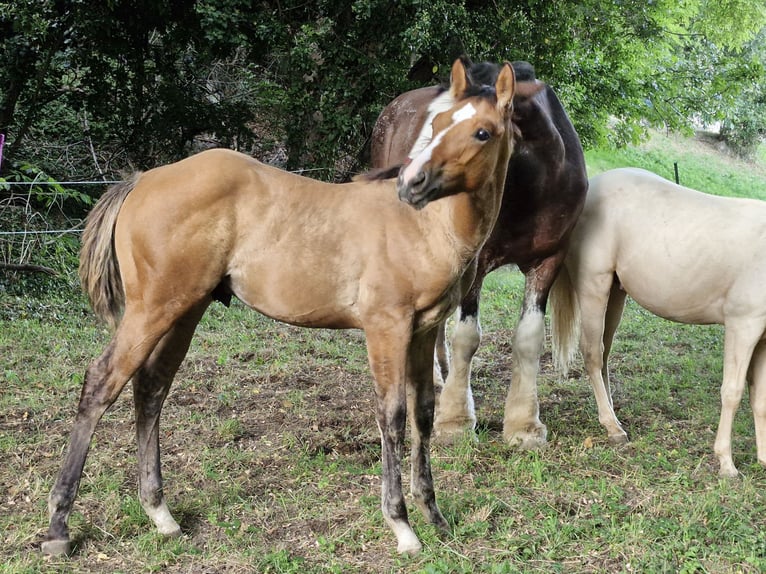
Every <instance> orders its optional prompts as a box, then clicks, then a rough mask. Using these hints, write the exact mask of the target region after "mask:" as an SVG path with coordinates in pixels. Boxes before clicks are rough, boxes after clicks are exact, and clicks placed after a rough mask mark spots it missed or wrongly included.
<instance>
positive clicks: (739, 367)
mask: <svg viewBox="0 0 766 574" xmlns="http://www.w3.org/2000/svg"><path fill="white" fill-rule="evenodd" d="M724 327H725V329H726V332H725V336H724V359H723V383H722V384H721V419H720V422H719V424H718V432H717V433H716V437H715V447H714V450H715V454H716V456H717V457H718V461H719V463H720V465H721V466H720V469H719V471H718V473H719V474H720V475H721V476H728V477H734V476H737V475H738V474H739V473H738V471H737V467H736V466H734V459H733V458H732V456H731V432H732V424H733V422H734V414H735V413H736V412H737V408H738V407H739V404H740V401H741V400H742V393H743V392H744V390H745V381H746V379H747V372H748V369H749V367H750V360H751V358H752V356H753V350H754V349H755V346H756V344H757V343H758V342H759V340H760V338H761V335H762V334H763V331H764V327H766V325H764V324H763V322H762V321H754V320H750V321H739V322H737V323H727V324H725V325H724Z"/></svg>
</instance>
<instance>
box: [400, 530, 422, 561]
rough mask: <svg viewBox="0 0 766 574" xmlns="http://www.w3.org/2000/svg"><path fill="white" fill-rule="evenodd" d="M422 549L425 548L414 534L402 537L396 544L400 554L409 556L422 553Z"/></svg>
mask: <svg viewBox="0 0 766 574" xmlns="http://www.w3.org/2000/svg"><path fill="white" fill-rule="evenodd" d="M421 550H423V545H422V544H421V543H420V540H418V537H417V536H415V535H414V534H413V535H412V536H407V537H402V539H400V540H399V543H398V544H397V545H396V551H397V552H398V553H399V554H406V555H408V556H417V555H418V554H420V551H421Z"/></svg>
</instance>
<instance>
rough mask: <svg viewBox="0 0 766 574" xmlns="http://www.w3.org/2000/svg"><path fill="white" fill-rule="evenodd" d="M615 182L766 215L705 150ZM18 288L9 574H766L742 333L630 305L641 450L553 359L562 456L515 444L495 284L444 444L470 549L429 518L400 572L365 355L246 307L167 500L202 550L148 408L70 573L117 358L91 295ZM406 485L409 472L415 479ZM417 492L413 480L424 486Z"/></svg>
mask: <svg viewBox="0 0 766 574" xmlns="http://www.w3.org/2000/svg"><path fill="white" fill-rule="evenodd" d="M588 160H589V168H590V171H591V174H595V173H597V172H599V171H603V170H605V169H608V168H610V167H617V166H624V165H638V166H643V167H647V168H649V169H652V170H653V171H655V172H657V173H660V174H661V175H663V176H665V177H668V178H672V177H673V162H678V163H679V171H680V175H681V182H682V183H684V184H686V185H689V186H691V187H696V188H698V189H702V190H705V191H709V192H713V193H719V194H726V195H744V196H751V197H759V198H761V199H766V166H765V164H764V162H763V160H761V162H760V163H752V164H750V163H743V162H736V161H733V160H731V159H729V158H726V157H724V156H721V155H720V154H717V153H715V152H713V151H711V150H710V149H709V148H708V147H706V146H705V145H702V144H700V143H697V142H695V141H692V140H685V139H677V138H674V137H664V136H656V137H654V138H653V139H652V141H651V142H649V143H648V144H647V145H645V146H642V147H641V148H635V149H629V150H625V151H623V152H618V153H615V152H592V153H589V155H588ZM58 281H59V283H61V282H66V281H69V282H70V284H68V285H67V284H65V285H63V286H62V285H58V286H57V288H56V290H55V294H52V293H51V292H49V293H47V294H46V293H44V292H43V293H42V294H41V295H39V296H35V297H20V296H18V295H14V294H13V293H12V290H7V291H0V541H2V544H1V545H0V572H5V573H14V574H16V573H22V572H23V573H27V572H29V573H31V572H72V573H80V572H83V573H84V572H104V573H106V572H110V573H111V572H126V573H127V572H169V573H188V572H194V573H206V574H207V573H245V572H273V573H301V574H305V573H307V572H311V573H313V572H362V573H367V572H369V573H380V572H407V573H409V572H423V573H460V572H466V573H473V572H481V573H495V574H499V573H514V572H525V573H526V572H540V573H543V572H546V573H547V572H610V573H611V572H641V573H643V572H684V573H693V572H710V573H728V572H731V573H734V572H762V571H764V570H766V513H765V512H764V511H765V510H766V470H765V469H763V468H761V467H760V466H759V465H758V464H757V460H756V453H755V444H754V437H753V424H752V418H751V416H750V413H749V405H748V404H747V399H745V400H744V401H743V405H742V408H741V409H740V411H739V413H738V415H737V418H736V421H735V435H734V441H733V450H734V457H735V462H736V464H737V466H738V468H739V469H740V470H741V471H742V473H743V475H742V477H741V478H739V479H735V480H722V479H719V478H718V476H717V462H716V460H715V457H714V456H713V454H712V444H713V439H714V436H715V429H716V425H717V421H718V414H719V395H718V389H719V385H720V377H721V364H722V360H721V355H722V330H721V328H720V327H716V326H712V327H697V326H682V325H676V324H672V323H669V322H666V321H663V320H660V319H657V318H655V317H653V316H652V315H650V314H649V313H647V312H645V311H643V310H641V309H639V308H638V307H637V306H635V305H634V304H632V303H629V305H628V307H627V309H626V313H625V320H624V321H623V324H622V327H621V329H620V331H619V332H618V340H617V342H616V345H615V348H614V350H613V353H612V360H611V367H612V372H613V374H614V379H615V382H616V387H617V388H616V390H615V407H616V410H617V413H618V416H619V418H620V420H621V421H622V423H623V425H624V427H625V428H626V430H627V432H628V434H629V436H630V438H631V442H630V443H629V444H628V445H626V446H624V447H619V448H615V447H612V446H610V445H609V444H608V442H607V440H606V436H605V433H604V431H603V430H602V429H601V427H600V426H599V424H598V420H597V417H596V408H595V402H594V400H593V398H592V393H591V391H590V388H589V385H588V383H587V381H586V380H585V379H584V377H583V374H582V372H581V371H580V370H579V369H580V365H579V364H575V365H574V366H575V369H574V370H573V371H572V372H571V373H570V376H569V378H568V379H566V380H561V379H560V377H559V376H558V375H557V374H556V373H554V372H553V371H552V370H551V368H550V355H549V353H548V352H546V355H545V356H544V358H543V368H542V373H541V377H540V381H539V387H540V399H541V417H542V419H543V421H544V422H545V423H546V424H547V425H548V429H549V445H548V447H547V448H546V449H544V450H542V451H538V452H514V451H510V450H508V449H507V448H506V447H505V446H504V445H503V443H502V440H501V434H500V433H501V425H502V407H503V401H504V396H505V393H506V390H507V384H508V381H509V380H510V370H511V365H510V346H511V338H512V331H513V328H514V325H515V322H516V319H517V315H518V309H519V306H520V302H521V292H522V286H523V280H522V278H521V276H520V274H519V273H518V272H516V271H514V270H512V269H503V270H500V271H498V272H496V273H494V274H492V275H491V276H490V277H489V278H488V279H487V281H486V283H485V289H484V298H483V300H482V319H483V327H484V340H483V344H482V346H481V348H480V351H479V353H478V355H477V359H476V362H475V373H474V394H475V399H476V403H477V414H478V419H479V423H478V425H479V426H478V435H479V440H478V441H477V442H472V441H469V440H466V441H464V442H462V443H460V444H457V445H454V446H451V447H443V446H435V447H434V448H433V459H434V477H435V483H436V488H437V498H438V500H439V504H440V506H441V508H442V510H443V512H444V514H445V516H446V517H447V519H448V521H449V522H450V524H451V526H452V535H451V536H449V537H446V538H444V537H439V536H438V534H437V533H436V531H435V530H434V529H432V528H431V527H430V526H429V525H427V524H425V523H424V521H423V519H422V517H421V516H420V514H419V513H418V512H417V511H416V510H414V509H413V510H412V512H411V519H412V521H413V524H414V527H415V529H416V531H417V532H418V534H419V536H420V537H421V539H422V541H423V542H424V551H423V552H422V553H421V554H420V555H419V556H416V557H413V558H406V557H399V556H397V555H396V552H395V540H394V537H393V535H392V534H391V532H390V531H389V529H388V528H387V527H386V526H385V525H384V523H383V519H382V515H381V512H380V510H379V493H380V463H379V455H380V445H379V439H378V434H377V428H376V425H375V420H374V408H373V398H374V397H373V393H372V384H371V381H370V376H369V372H368V369H367V363H366V355H365V349H364V339H363V336H362V335H361V334H360V333H358V332H333V331H312V330H301V329H296V328H291V327H288V326H285V325H280V324H277V323H274V322H272V321H269V320H267V319H264V318H262V317H260V316H258V315H256V314H255V313H252V312H250V311H248V310H247V309H245V308H244V307H243V306H242V305H239V304H234V305H233V306H232V307H231V308H229V309H225V308H224V307H222V306H220V305H217V304H216V305H214V306H213V307H211V309H210V311H209V313H208V314H207V315H206V317H205V318H204V319H203V322H202V324H201V325H200V327H199V329H198V333H197V336H196V337H195V340H194V342H193V344H192V348H191V350H190V352H189V355H188V357H187V360H186V362H185V363H184V365H183V366H182V368H181V372H180V373H179V375H178V377H177V378H176V382H175V385H174V387H173V389H172V390H171V394H170V397H169V399H168V401H167V404H166V407H165V410H164V416H163V426H162V431H161V432H162V435H161V436H162V448H163V457H164V458H163V463H164V464H163V468H164V476H165V479H166V488H165V493H166V496H167V498H168V501H169V504H170V506H171V510H172V511H173V512H174V514H175V516H176V518H177V519H178V520H179V522H180V523H181V526H182V528H183V531H184V536H183V537H182V538H180V539H177V540H170V541H168V540H163V539H162V538H161V537H160V536H158V535H157V534H155V532H154V531H153V528H152V527H151V526H150V524H149V520H148V518H147V517H146V516H145V515H144V513H143V511H142V509H141V508H140V505H139V503H138V500H137V497H136V469H135V445H134V437H133V432H134V428H133V422H132V398H131V391H130V388H129V387H127V388H126V390H125V392H124V393H123V395H122V396H121V397H120V399H119V400H118V401H117V403H116V404H115V405H114V407H113V408H112V409H111V410H110V412H109V413H107V415H106V416H105V417H104V419H103V420H102V422H101V424H100V426H99V428H98V430H97V433H96V437H95V439H94V442H93V445H92V448H91V453H90V456H89V458H88V461H87V463H86V467H85V473H84V476H83V481H82V485H81V490H80V494H79V497H78V499H77V502H76V504H75V509H74V512H73V514H72V517H71V520H70V525H71V529H72V534H73V536H74V538H75V540H76V543H77V548H76V551H75V553H74V555H73V556H72V557H70V558H48V557H44V556H42V555H41V554H40V552H39V545H40V541H41V539H42V536H43V535H44V533H45V530H46V527H47V507H46V504H47V502H46V498H47V495H48V492H49V490H50V488H51V486H52V483H53V480H54V479H55V476H56V473H57V472H58V469H59V465H60V463H61V459H62V455H63V450H64V448H65V445H66V440H67V437H68V432H69V429H70V426H71V422H72V419H73V416H74V412H75V408H76V402H77V399H78V397H79V392H80V385H81V383H82V374H83V372H84V369H85V367H86V365H87V363H88V362H89V361H90V360H91V359H92V358H93V357H95V356H96V355H97V354H98V353H99V352H100V351H101V349H102V348H103V347H104V345H105V344H106V342H107V340H108V333H107V332H106V330H105V329H104V328H103V327H101V326H99V325H97V324H96V323H95V321H94V319H93V317H92V314H91V313H90V312H89V309H88V307H87V304H86V303H85V302H84V300H83V299H82V297H81V296H80V295H79V294H78V293H77V291H76V289H75V288H74V285H73V279H72V274H71V273H70V274H69V275H68V276H65V277H64V278H60V279H58ZM405 474H406V473H405ZM407 480H408V478H407V477H406V476H405V482H407Z"/></svg>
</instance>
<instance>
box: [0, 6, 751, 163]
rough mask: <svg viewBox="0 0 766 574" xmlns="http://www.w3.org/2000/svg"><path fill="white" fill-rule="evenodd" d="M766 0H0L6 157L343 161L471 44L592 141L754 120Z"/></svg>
mask: <svg viewBox="0 0 766 574" xmlns="http://www.w3.org/2000/svg"><path fill="white" fill-rule="evenodd" d="M764 6H766V0H757V1H755V2H752V1H750V0H724V1H723V2H712V1H711V0H683V1H681V2H679V1H678V0H672V1H671V0H654V1H653V2H646V1H645V0H610V1H605V0H583V1H581V2H560V1H556V2H551V1H550V0H525V1H523V2H522V1H519V0H496V1H495V2H491V3H486V2H479V1H478V0H460V1H457V2H450V1H446V0H430V1H429V2H423V0H402V1H401V2H395V3H392V2H388V1H383V0H333V1H330V0H319V1H317V2H305V0H279V1H276V0H259V1H256V0H166V1H164V2H157V1H149V0H106V1H104V2H95V1H92V0H12V1H7V0H0V34H1V35H2V42H0V131H3V132H5V133H6V134H7V136H8V140H7V150H6V159H8V160H10V162H14V161H20V160H21V159H23V160H25V162H26V163H30V164H33V165H35V166H37V167H38V168H39V169H41V170H43V171H45V172H47V173H49V174H58V173H61V174H62V176H63V175H64V174H66V173H77V174H78V175H80V176H82V177H94V176H95V177H99V176H104V177H107V176H108V177H117V176H118V172H119V171H120V170H122V169H125V168H147V167H151V166H154V165H157V164H159V163H163V162H167V161H171V160H174V159H178V158H180V157H183V156H185V155H188V154H189V153H191V152H193V151H195V150H198V149H200V148H201V147H205V146H208V145H223V146H228V147H233V148H236V149H241V150H243V151H245V152H248V153H252V154H254V155H257V156H259V157H266V158H267V159H270V160H274V161H278V162H286V163H287V165H288V166H290V167H293V168H298V167H300V168H312V169H316V168H323V169H324V170H325V171H322V172H314V173H315V174H316V175H317V176H319V177H326V178H331V177H344V175H343V174H344V173H345V172H347V171H353V170H354V169H356V168H357V167H358V165H359V161H358V158H359V156H360V152H361V151H363V149H364V146H365V142H366V139H367V137H368V135H369V133H370V131H371V129H372V125H373V123H374V121H375V119H376V117H377V114H378V112H379V111H380V109H381V108H382V107H383V105H385V104H386V103H387V102H388V101H390V100H391V99H392V98H393V97H394V96H395V95H397V94H398V93H400V92H402V91H404V90H406V89H410V88H414V87H417V86H419V85H424V84H427V83H432V82H434V81H437V80H438V79H441V80H445V79H446V77H445V76H446V73H448V70H449V66H450V64H451V62H452V60H453V59H454V58H455V57H457V56H459V55H461V54H467V55H469V56H470V57H472V58H473V59H474V60H483V59H488V60H495V61H500V60H505V59H507V60H517V59H522V60H527V61H530V62H531V63H532V64H533V65H534V66H535V67H536V69H537V75H538V77H539V78H541V79H543V80H545V81H546V82H548V83H549V84H551V85H552V86H553V87H554V88H555V89H556V91H557V93H558V94H559V96H560V97H561V99H562V101H563V102H564V104H565V106H566V108H567V110H568V111H569V113H570V115H571V116H572V118H573V121H574V123H575V126H576V127H577V129H578V131H579V133H580V135H581V137H582V139H583V141H584V143H585V144H586V145H587V146H590V145H597V144H601V143H604V142H612V143H618V144H619V143H625V142H629V141H636V140H637V139H639V138H640V137H641V136H642V135H643V133H644V132H645V129H646V126H647V125H663V126H666V127H668V128H671V129H682V128H684V127H687V126H689V125H690V122H691V121H692V120H693V119H699V118H702V119H710V120H713V119H717V120H724V119H725V121H726V122H728V123H726V125H731V126H732V130H734V129H738V130H739V131H740V132H742V133H744V130H743V129H741V128H737V127H736V126H738V125H741V124H742V122H741V121H740V120H741V119H743V118H744V117H745V115H746V111H747V110H750V111H753V110H756V111H757V113H755V114H751V115H752V120H751V121H749V124H750V125H756V124H758V125H761V124H760V123H759V122H761V121H762V119H761V111H760V110H762V106H763V102H762V99H761V98H760V97H759V95H760V94H761V93H763V92H762V90H760V91H758V90H755V89H752V90H750V91H748V89H746V88H747V87H748V86H761V85H763V83H764V63H763V60H762V56H759V54H763V50H762V47H763V45H762V40H761V44H759V45H758V46H760V47H757V46H756V44H755V43H754V42H756V35H757V33H758V32H759V30H761V29H763V28H764V24H765V23H766V9H765V8H764ZM758 50H760V52H759V51H758ZM748 94H749V95H748ZM737 102H742V105H740V106H738V105H735V104H736V103H737ZM747 106H749V107H747ZM738 110H739V111H738ZM732 112H735V113H734V114H732ZM738 122H739V123H738ZM759 130H760V128H754V129H751V130H750V132H749V133H752V134H753V135H752V136H748V137H757V134H759V133H761V132H760V131H759ZM280 150H284V151H285V153H286V157H285V156H283V155H280V153H279V152H280ZM338 169H340V171H341V175H334V174H336V173H337V172H338Z"/></svg>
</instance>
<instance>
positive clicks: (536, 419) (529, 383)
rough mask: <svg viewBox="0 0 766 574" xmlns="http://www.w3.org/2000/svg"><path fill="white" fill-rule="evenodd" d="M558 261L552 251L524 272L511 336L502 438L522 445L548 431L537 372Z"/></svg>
mask: <svg viewBox="0 0 766 574" xmlns="http://www.w3.org/2000/svg"><path fill="white" fill-rule="evenodd" d="M561 262H562V256H561V255H555V256H552V257H549V258H548V259H544V260H543V261H542V262H541V263H540V264H539V265H537V266H535V267H532V268H530V269H528V270H527V271H525V272H524V301H523V303H522V309H521V317H520V318H519V323H518V325H517V326H516V332H515V333H514V336H513V351H512V357H513V371H512V374H511V387H510V389H509V390H508V397H507V398H506V401H505V417H504V419H503V438H504V439H505V441H506V442H507V443H508V444H509V445H510V446H515V447H518V448H521V449H534V448H538V447H541V446H543V445H544V444H545V442H546V438H547V434H548V430H547V429H546V428H545V425H544V424H543V423H542V422H541V421H540V405H539V402H538V399H537V373H538V371H539V368H540V355H541V353H542V350H543V343H544V341H545V306H546V304H547V302H548V293H549V292H550V289H551V286H552V285H553V281H554V279H555V278H556V273H557V272H558V269H559V267H560V266H561Z"/></svg>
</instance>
